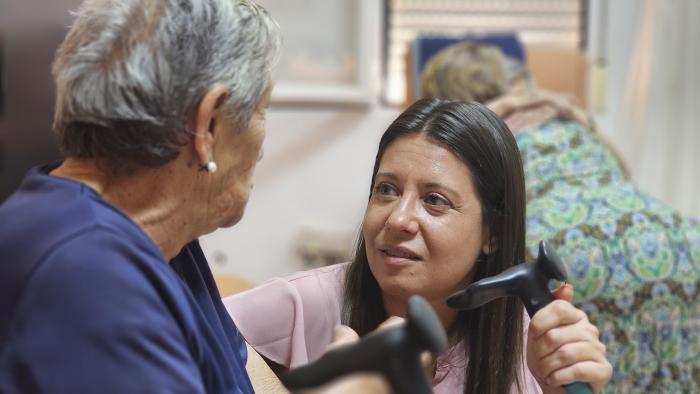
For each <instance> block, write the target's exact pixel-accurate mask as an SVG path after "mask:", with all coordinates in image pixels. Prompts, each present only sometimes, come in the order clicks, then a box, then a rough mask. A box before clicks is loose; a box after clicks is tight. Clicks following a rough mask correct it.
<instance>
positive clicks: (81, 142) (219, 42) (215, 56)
mask: <svg viewBox="0 0 700 394" xmlns="http://www.w3.org/2000/svg"><path fill="white" fill-rule="evenodd" d="M76 14H77V18H76V20H75V23H74V24H73V26H72V27H71V29H70V31H69V32H68V35H67V36H66V39H65V40H64V42H63V43H62V44H61V46H60V47H59V49H58V52H57V54H56V59H55V61H54V64H53V76H54V79H55V82H56V91H57V97H56V112H55V118H54V130H55V131H56V133H57V134H58V136H59V140H60V144H61V148H62V150H63V153H64V154H65V155H66V156H69V157H70V156H72V157H81V158H94V159H98V160H100V161H106V162H108V163H109V164H110V167H112V168H115V167H119V166H122V165H127V166H133V165H138V166H149V167H157V166H160V165H163V164H165V163H167V162H169V161H171V160H173V159H175V158H176V157H177V155H178V152H179V150H180V147H181V146H182V145H183V144H185V143H186V141H187V138H189V135H188V134H190V132H189V131H188V130H187V127H186V121H187V115H188V114H189V113H190V112H191V111H193V110H194V109H195V108H196V107H197V105H198V104H199V102H200V101H201V99H202V98H203V97H204V95H205V94H206V93H207V91H209V89H211V88H212V87H213V86H215V85H223V86H225V87H227V88H228V93H229V95H228V98H227V99H226V101H225V102H224V103H223V106H222V109H223V111H225V114H226V117H227V118H228V119H232V120H234V121H236V122H237V123H238V124H239V125H240V126H241V127H248V124H249V122H250V119H251V118H252V116H253V113H254V111H255V107H256V105H257V103H258V102H259V101H260V99H261V98H262V95H263V93H264V92H265V90H266V88H267V86H268V85H269V84H270V78H271V76H270V74H271V68H272V66H273V64H274V63H275V61H276V59H277V56H278V52H279V48H280V41H281V38H280V34H279V28H278V26H277V24H276V23H275V22H274V20H272V18H271V17H270V16H269V15H268V14H267V12H266V11H265V10H264V9H263V8H261V7H260V6H258V5H256V4H254V3H252V2H251V1H248V0H148V1H144V0H86V1H85V2H84V3H83V4H82V6H81V8H80V9H79V10H78V12H77V13H76Z"/></svg>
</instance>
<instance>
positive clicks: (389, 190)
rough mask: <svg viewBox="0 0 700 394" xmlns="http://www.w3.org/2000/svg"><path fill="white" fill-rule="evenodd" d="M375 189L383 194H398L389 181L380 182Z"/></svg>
mask: <svg viewBox="0 0 700 394" xmlns="http://www.w3.org/2000/svg"><path fill="white" fill-rule="evenodd" d="M374 190H375V191H376V192H377V194H379V195H382V196H395V195H397V194H398V193H397V192H396V188H394V187H393V186H392V185H390V184H388V183H380V184H378V185H377V186H375V187H374Z"/></svg>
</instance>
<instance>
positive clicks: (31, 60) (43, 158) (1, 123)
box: [0, 0, 79, 202]
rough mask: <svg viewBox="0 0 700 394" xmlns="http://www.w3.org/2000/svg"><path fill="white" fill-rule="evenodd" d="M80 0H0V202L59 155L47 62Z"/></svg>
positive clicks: (48, 63) (51, 84)
mask: <svg viewBox="0 0 700 394" xmlns="http://www.w3.org/2000/svg"><path fill="white" fill-rule="evenodd" d="M78 4H79V0H51V1H46V0H0V51H1V52H2V54H1V55H0V70H2V71H1V73H2V76H1V77H0V78H2V82H0V85H1V88H2V90H1V91H0V95H2V98H1V99H0V107H1V108H0V202H1V201H3V200H5V199H6V198H7V197H8V196H9V195H10V194H11V193H12V191H13V190H14V189H15V188H17V186H18V185H19V183H20V182H21V180H22V177H23V176H24V173H25V172H26V171H27V169H29V168H31V167H33V166H35V165H38V164H43V163H46V162H49V161H52V160H56V159H58V158H59V157H60V155H59V152H58V149H57V146H56V140H55V138H54V136H53V134H52V132H51V121H52V116H53V105H54V86H53V81H52V78H51V74H50V70H51V61H52V59H53V56H54V53H55V51H56V48H57V47H58V45H59V44H60V42H61V41H62V40H63V37H64V35H65V33H66V31H67V30H68V27H69V25H70V23H71V20H72V17H71V15H70V13H69V11H70V10H75V9H76V8H77V5H78Z"/></svg>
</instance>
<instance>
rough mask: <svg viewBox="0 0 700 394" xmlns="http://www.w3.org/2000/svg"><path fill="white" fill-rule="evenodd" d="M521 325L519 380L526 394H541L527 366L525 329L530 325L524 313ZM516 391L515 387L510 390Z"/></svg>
mask: <svg viewBox="0 0 700 394" xmlns="http://www.w3.org/2000/svg"><path fill="white" fill-rule="evenodd" d="M523 326H524V328H525V331H524V333H523V368H522V370H521V375H520V381H521V382H522V383H523V386H524V387H523V391H522V392H523V393H526V394H542V389H541V388H540V384H539V383H537V380H535V376H534V375H532V373H531V372H530V368H528V366H527V331H528V328H529V327H530V316H528V315H527V313H524V318H523ZM511 392H512V393H516V392H518V393H519V391H516V390H515V388H514V389H513V390H512V391H511Z"/></svg>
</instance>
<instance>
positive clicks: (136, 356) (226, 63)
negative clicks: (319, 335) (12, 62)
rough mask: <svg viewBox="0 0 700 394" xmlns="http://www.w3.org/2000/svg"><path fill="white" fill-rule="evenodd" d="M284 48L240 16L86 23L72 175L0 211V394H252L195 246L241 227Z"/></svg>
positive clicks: (61, 56) (63, 104)
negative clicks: (272, 79)
mask: <svg viewBox="0 0 700 394" xmlns="http://www.w3.org/2000/svg"><path fill="white" fill-rule="evenodd" d="M279 46H280V38H279V33H278V28H277V25H276V24H275V22H274V21H273V20H272V19H271V18H270V16H269V15H268V14H267V13H266V12H265V11H264V10H263V9H262V8H260V7H259V6H257V5H255V4H253V3H251V2H250V1H248V0H199V1H194V0H192V1H186V0H185V1H175V0H150V1H138V0H87V1H86V2H85V3H84V4H83V5H82V6H81V8H80V9H79V11H78V12H77V19H76V20H75V23H74V25H73V26H72V28H71V29H70V31H69V33H68V35H67V37H66V39H65V41H64V42H63V44H62V45H61V46H60V48H59V50H58V52H57V55H56V59H55V62H54V66H53V75H54V77H55V82H56V87H57V102H56V113H55V123H54V129H55V131H56V133H57V135H58V139H59V142H60V145H61V147H62V149H63V152H64V154H65V160H63V161H62V162H59V163H54V164H50V165H46V166H43V167H38V168H35V169H33V170H31V171H30V172H29V173H28V174H27V175H26V177H25V179H24V181H23V183H22V185H21V186H20V187H19V189H18V190H17V191H16V192H15V193H14V194H13V195H12V196H11V197H10V198H9V199H8V200H7V201H6V202H5V203H4V204H3V205H2V206H0V223H2V226H0V256H2V257H3V258H2V263H1V264H0V392H4V393H15V392H60V393H86V392H100V393H107V392H114V393H132V392H168V393H172V392H182V393H202V392H208V393H250V392H252V391H253V388H252V386H251V382H250V379H249V377H248V376H247V374H246V370H245V366H246V358H247V354H246V347H245V342H244V341H243V338H242V337H241V335H240V334H239V332H238V331H237V329H236V328H235V326H234V325H233V323H232V322H231V320H230V318H229V315H228V314H227V312H226V310H225V309H224V307H223V305H222V303H221V301H220V297H219V293H218V291H217V289H216V286H215V284H214V281H213V279H212V273H211V271H210V269H209V267H208V265H207V262H206V260H205V257H204V255H203V253H202V250H201V249H200V247H199V244H198V242H197V237H199V236H201V235H203V234H206V233H209V232H211V231H214V230H216V229H217V228H220V227H227V226H232V225H234V224H236V223H237V222H238V221H239V220H240V219H241V216H242V215H243V211H244V209H245V206H246V202H247V200H248V195H249V192H250V189H251V176H252V173H253V170H254V168H255V164H256V162H257V161H258V160H259V159H260V157H261V155H262V154H261V145H262V142H263V138H264V133H265V130H264V125H265V109H266V105H267V101H268V97H269V95H270V90H271V83H270V70H271V67H272V64H273V63H274V61H275V58H276V56H277V53H278V49H279ZM355 382H357V381H355ZM350 390H353V388H352V386H350ZM357 390H358V388H357V387H355V388H354V390H353V391H355V392H357ZM359 390H362V389H359Z"/></svg>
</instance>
